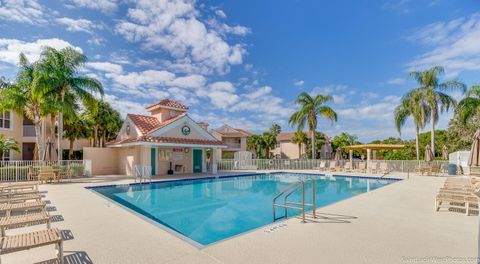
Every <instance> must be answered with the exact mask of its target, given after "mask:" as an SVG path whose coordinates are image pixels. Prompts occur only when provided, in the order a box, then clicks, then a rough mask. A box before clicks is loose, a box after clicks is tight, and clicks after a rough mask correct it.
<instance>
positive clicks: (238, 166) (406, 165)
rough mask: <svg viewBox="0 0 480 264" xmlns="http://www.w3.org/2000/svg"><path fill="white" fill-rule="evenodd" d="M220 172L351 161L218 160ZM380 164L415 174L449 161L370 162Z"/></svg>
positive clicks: (307, 167)
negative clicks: (424, 168) (425, 168)
mask: <svg viewBox="0 0 480 264" xmlns="http://www.w3.org/2000/svg"><path fill="white" fill-rule="evenodd" d="M217 162H218V163H217V164H218V170H222V171H235V170H319V169H320V168H321V167H322V166H323V167H325V168H327V169H328V168H330V167H335V166H344V165H345V163H349V162H350V161H349V160H320V159H315V160H313V159H251V160H234V159H222V160H218V161H217ZM362 162H363V163H366V161H358V160H355V161H353V162H352V163H353V164H352V165H353V168H354V169H355V168H358V165H359V164H360V163H362ZM380 163H386V164H387V166H388V170H389V171H391V172H402V173H408V172H414V171H415V169H416V168H418V167H419V166H424V165H432V164H435V165H440V166H441V168H442V170H446V169H447V165H448V161H442V160H438V161H437V160H435V161H432V162H425V161H416V160H370V167H371V168H372V167H373V168H375V167H377V168H378V167H379V166H380Z"/></svg>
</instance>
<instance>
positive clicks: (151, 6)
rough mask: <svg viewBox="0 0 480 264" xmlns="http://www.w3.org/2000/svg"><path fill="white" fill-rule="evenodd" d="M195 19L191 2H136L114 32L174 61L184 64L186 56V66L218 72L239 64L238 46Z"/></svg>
mask: <svg viewBox="0 0 480 264" xmlns="http://www.w3.org/2000/svg"><path fill="white" fill-rule="evenodd" d="M198 17H199V15H198V11H197V10H196V9H195V2H194V1H187V0H179V1H172V0H167V1H149V0H139V1H137V2H135V7H134V8H130V9H128V13H127V19H124V20H122V21H121V22H119V23H118V24H117V26H116V31H117V32H118V33H119V34H121V35H122V36H124V37H125V38H126V39H127V40H128V41H132V42H141V43H142V45H143V46H144V47H146V48H149V49H158V48H161V49H163V50H165V51H167V52H168V53H169V54H170V55H171V56H172V57H173V58H174V59H175V60H183V62H185V58H186V57H187V58H188V59H189V60H190V61H189V63H192V64H198V65H201V66H206V67H208V68H209V69H210V70H211V71H215V72H218V73H225V72H228V70H229V67H230V65H236V64H241V63H242V61H243V54H244V53H245V51H244V49H243V48H242V46H241V45H239V44H236V45H230V44H228V43H227V42H226V40H225V39H224V38H222V35H221V33H220V32H217V31H216V30H215V29H214V28H211V27H209V26H208V25H207V24H205V23H203V22H202V21H200V19H199V18H198ZM197 67H198V66H197Z"/></svg>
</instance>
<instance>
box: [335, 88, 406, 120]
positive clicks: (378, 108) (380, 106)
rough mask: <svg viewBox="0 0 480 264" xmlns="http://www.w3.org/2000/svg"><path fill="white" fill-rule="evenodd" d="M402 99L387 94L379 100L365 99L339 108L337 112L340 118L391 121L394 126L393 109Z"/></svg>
mask: <svg viewBox="0 0 480 264" xmlns="http://www.w3.org/2000/svg"><path fill="white" fill-rule="evenodd" d="M400 99H401V97H400V96H394V95H390V96H385V97H384V98H383V100H380V101H379V102H376V103H369V102H366V101H365V102H363V103H362V104H360V105H356V106H353V107H349V108H343V109H338V110H337V113H338V115H339V119H351V120H371V121H374V122H378V121H382V122H391V123H392V126H393V111H394V109H395V105H397V104H398V103H399V102H400Z"/></svg>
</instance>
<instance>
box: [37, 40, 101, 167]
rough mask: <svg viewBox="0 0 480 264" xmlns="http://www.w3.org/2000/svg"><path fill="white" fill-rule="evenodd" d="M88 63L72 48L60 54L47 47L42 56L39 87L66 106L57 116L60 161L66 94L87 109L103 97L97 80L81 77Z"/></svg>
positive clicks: (65, 49)
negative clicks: (57, 97)
mask: <svg viewBox="0 0 480 264" xmlns="http://www.w3.org/2000/svg"><path fill="white" fill-rule="evenodd" d="M86 62H87V57H86V56H85V55H83V54H82V53H80V52H78V51H77V50H75V49H73V48H71V47H67V48H64V49H61V50H56V49H54V48H51V47H46V48H44V49H43V51H42V54H41V56H40V60H39V67H38V78H37V79H36V82H37V87H38V89H39V90H41V91H43V92H44V93H48V94H57V95H58V96H59V98H60V101H61V102H62V104H63V106H62V108H61V111H59V113H58V158H59V159H61V158H62V148H61V142H62V134H63V114H64V110H65V109H64V108H65V104H64V102H65V95H66V93H71V94H72V95H73V96H74V97H75V99H76V100H77V99H78V100H79V101H81V102H82V103H83V104H84V105H85V106H89V105H91V104H93V102H94V101H95V97H94V95H95V94H97V93H98V94H101V95H103V87H102V84H101V83H100V82H99V81H98V80H96V79H95V78H90V77H87V76H82V75H80V73H79V70H80V69H81V67H83V66H84V64H85V63H86Z"/></svg>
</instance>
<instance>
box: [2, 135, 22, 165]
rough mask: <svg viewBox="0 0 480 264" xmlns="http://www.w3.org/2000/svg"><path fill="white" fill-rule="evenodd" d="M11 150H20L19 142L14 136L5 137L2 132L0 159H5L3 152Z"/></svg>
mask: <svg viewBox="0 0 480 264" xmlns="http://www.w3.org/2000/svg"><path fill="white" fill-rule="evenodd" d="M10 151H15V152H20V148H19V147H18V142H17V141H16V140H15V139H14V138H13V137H5V135H2V134H0V161H2V160H3V154H4V153H9V152H10Z"/></svg>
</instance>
